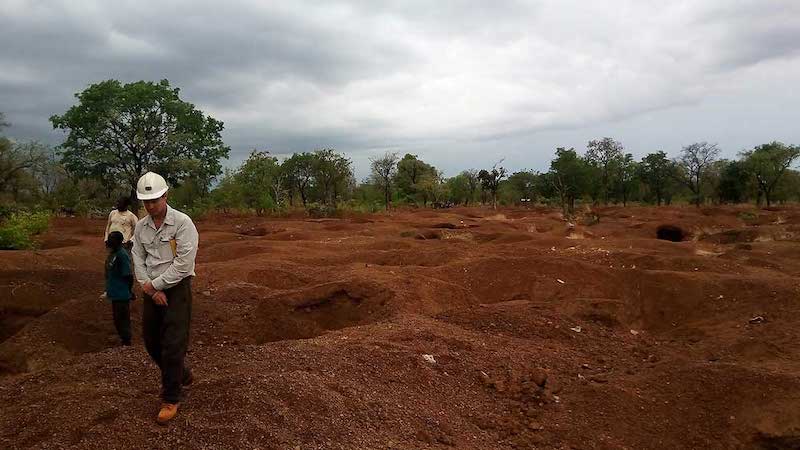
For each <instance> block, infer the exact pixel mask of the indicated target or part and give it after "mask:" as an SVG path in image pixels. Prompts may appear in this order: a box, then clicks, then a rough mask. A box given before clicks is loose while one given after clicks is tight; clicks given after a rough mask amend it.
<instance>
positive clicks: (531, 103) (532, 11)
mask: <svg viewBox="0 0 800 450" xmlns="http://www.w3.org/2000/svg"><path fill="white" fill-rule="evenodd" d="M0 42H3V45H2V48H0V67H2V70H0V110H1V111H4V112H6V114H7V116H8V119H9V120H10V121H11V122H12V123H13V124H14V126H13V127H12V128H11V129H10V130H9V133H10V134H12V135H13V136H16V137H19V138H38V139H42V140H45V141H48V142H52V143H57V142H58V141H59V140H60V139H61V134H60V133H56V132H53V131H52V130H51V127H50V125H49V123H48V121H47V118H48V117H49V116H50V115H51V114H58V113H61V112H63V111H64V110H66V109H67V108H68V107H69V106H70V105H71V104H72V103H73V102H74V99H73V97H72V95H73V94H74V93H75V92H78V91H80V90H82V89H84V88H85V87H86V86H87V85H88V84H90V83H93V82H97V81H100V80H104V79H108V78H117V79H120V80H124V81H135V80H139V79H148V80H158V79H162V78H167V79H169V80H170V81H171V82H172V84H173V85H175V86H177V87H180V88H181V90H182V93H183V94H182V96H183V97H184V99H186V100H188V101H191V102H193V103H195V104H196V105H198V106H199V107H200V108H202V109H203V110H204V111H206V112H208V113H209V114H211V115H213V116H214V117H216V118H218V119H220V120H222V121H224V122H225V124H226V131H225V135H224V136H225V139H226V142H227V143H228V144H229V145H231V146H232V147H233V149H234V154H233V157H232V160H231V162H232V163H234V162H237V161H239V160H241V158H243V157H244V156H245V155H246V154H247V152H249V150H250V149H252V148H261V149H263V148H269V149H271V150H272V151H274V152H276V153H286V152H292V151H301V150H310V149H313V148H317V147H336V148H338V149H340V150H343V151H346V152H347V153H348V154H350V155H352V157H353V159H354V161H355V162H356V165H357V169H358V172H359V175H361V176H363V175H364V174H366V170H367V160H368V157H369V155H372V154H377V153H382V152H383V151H385V150H397V151H399V152H411V153H418V154H420V155H421V156H423V157H425V158H427V159H428V160H430V161H431V162H434V163H435V164H437V165H438V166H440V167H442V168H444V169H445V170H446V171H448V172H449V173H452V172H454V171H456V170H458V169H461V168H465V167H470V166H478V165H484V166H485V165H488V164H491V163H493V162H494V161H495V160H497V159H500V158H501V157H503V156H506V157H507V163H508V164H509V166H511V167H513V168H522V167H533V168H539V169H544V168H546V166H547V162H548V161H549V158H550V157H551V155H552V150H553V148H554V147H555V146H562V145H566V146H575V147H577V148H579V149H583V148H584V146H585V142H586V141H587V140H588V139H591V138H595V137H598V136H600V135H612V136H615V137H616V138H618V139H621V140H623V143H626V141H628V142H630V143H631V144H632V145H628V148H630V149H633V150H634V152H635V153H636V152H639V153H643V152H646V151H651V150H652V149H655V148H664V149H665V150H667V151H671V152H675V151H676V150H677V149H679V148H680V145H681V143H689V142H692V141H693V140H698V139H701V140H709V141H718V142H720V143H721V145H723V148H725V149H726V151H728V152H731V154H734V153H735V152H736V151H739V150H740V149H741V148H739V147H740V146H743V145H754V144H752V143H753V142H755V143H758V139H761V138H763V139H782V140H787V141H795V142H796V141H798V140H799V139H798V138H800V135H798V132H797V131H794V128H788V127H784V126H783V124H784V120H783V119H784V118H785V117H787V115H788V116H789V118H790V119H791V120H793V121H794V122H796V120H797V118H798V113H797V112H795V110H796V107H791V108H790V107H789V106H790V105H791V103H789V102H790V101H791V100H792V96H791V95H787V91H789V89H790V87H791V84H793V82H792V81H790V80H792V79H794V78H796V77H797V75H800V55H799V54H798V50H799V49H800V46H799V45H798V44H797V43H798V42H800V4H797V3H796V2H791V1H782V0H767V1H755V0H748V1H742V2H729V1H726V0H708V1H703V2H692V3H676V4H664V3H663V2H656V1H651V0H647V1H642V0H619V1H613V2H602V3H596V2H584V1H580V0H562V1H531V2H527V1H526V2H523V1H507V2H485V1H439V2H427V1H425V2H423V1H417V0H414V1H400V0H397V1H388V2H372V1H338V2H330V1H306V2H291V3H285V4H280V5H275V4H271V3H265V2H259V1H257V0H252V1H245V0H240V1H233V2H228V3H226V4H224V5H222V4H220V3H219V2H190V1H183V2H152V1H139V2H99V1H98V2H81V1H70V2H67V1H62V2H55V1H53V2H32V1H22V0H6V1H4V2H3V3H1V4H0ZM776 71H780V73H778V72H776ZM784 83H785V84H784ZM755 104H758V105H773V108H772V109H770V108H768V107H758V108H754V106H753V105H755ZM795 105H796V103H795ZM755 109H758V111H759V114H760V116H759V117H758V118H757V119H758V120H754V117H752V114H753V112H754V110H755ZM711 111H713V114H714V116H713V117H709V116H708V114H709V112H711ZM726 118H727V120H728V122H734V121H737V120H742V121H744V123H742V124H740V126H738V127H735V128H736V130H737V131H736V133H732V132H731V129H730V127H729V126H728V125H725V123H726V122H725V119H726ZM743 129H747V130H749V131H748V132H747V133H742V132H741V130H743ZM703 132H704V133H705V134H704V133H703ZM734 135H735V136H736V139H737V140H736V141H733V140H731V139H730V136H734Z"/></svg>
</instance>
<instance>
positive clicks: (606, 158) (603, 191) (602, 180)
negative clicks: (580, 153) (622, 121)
mask: <svg viewBox="0 0 800 450" xmlns="http://www.w3.org/2000/svg"><path fill="white" fill-rule="evenodd" d="M622 150H623V147H622V144H621V143H619V142H617V141H615V140H614V139H611V138H610V137H604V138H603V139H599V140H592V141H589V144H588V145H587V151H586V158H585V159H586V161H587V162H589V164H591V165H593V166H594V167H596V168H597V171H598V173H599V180H598V181H599V186H598V194H599V197H600V198H602V199H603V203H605V204H608V196H609V193H610V191H611V188H612V187H613V185H614V183H615V181H616V179H615V178H616V175H617V174H618V172H617V167H618V166H619V164H620V162H621V161H622Z"/></svg>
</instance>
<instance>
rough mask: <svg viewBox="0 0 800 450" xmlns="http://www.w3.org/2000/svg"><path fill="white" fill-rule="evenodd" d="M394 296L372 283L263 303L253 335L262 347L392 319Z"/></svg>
mask: <svg viewBox="0 0 800 450" xmlns="http://www.w3.org/2000/svg"><path fill="white" fill-rule="evenodd" d="M393 295H394V294H393V292H392V291H390V290H389V289H387V288H385V287H383V286H380V285H377V284H374V283H369V282H359V281H353V282H336V283H327V284H322V285H318V286H313V287H310V288H307V289H302V290H298V291H294V292H289V293H286V294H282V295H280V296H275V297H271V298H266V299H264V300H262V301H261V302H260V304H259V306H258V308H257V309H256V311H255V317H254V321H253V328H254V330H253V332H254V333H255V336H256V341H257V342H258V343H264V342H272V341H280V340H285V339H306V338H311V337H315V336H319V335H320V334H323V333H325V332H326V331H329V330H339V329H342V328H347V327H352V326H356V325H366V324H370V323H374V322H377V321H379V320H382V319H385V318H387V317H389V316H390V315H391V310H390V308H389V305H388V304H387V302H388V301H389V300H390V299H391V298H392V296H393Z"/></svg>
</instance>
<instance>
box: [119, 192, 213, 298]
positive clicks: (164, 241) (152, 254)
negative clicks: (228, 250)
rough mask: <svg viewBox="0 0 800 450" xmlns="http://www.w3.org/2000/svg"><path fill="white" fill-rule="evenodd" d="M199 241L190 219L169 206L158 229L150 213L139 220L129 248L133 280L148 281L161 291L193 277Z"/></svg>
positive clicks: (142, 282) (143, 282)
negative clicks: (134, 271)
mask: <svg viewBox="0 0 800 450" xmlns="http://www.w3.org/2000/svg"><path fill="white" fill-rule="evenodd" d="M198 241H199V236H198V234H197V228H195V226H194V223H193V222H192V219H191V218H190V217H189V216H187V215H186V214H184V213H182V212H180V211H178V210H176V209H173V208H172V207H171V206H169V205H167V214H166V216H165V217H164V223H162V224H161V228H158V229H156V226H155V224H154V223H153V218H152V217H150V216H147V217H145V218H144V219H142V220H140V221H139V223H137V224H136V229H135V231H134V233H133V249H132V251H131V254H132V255H133V266H134V268H135V270H136V279H137V280H138V281H139V283H141V284H145V283H147V282H148V281H150V282H151V283H152V284H153V287H154V288H155V289H156V290H157V291H163V290H164V289H169V288H171V287H172V286H175V285H176V284H178V283H179V282H180V281H181V280H182V279H184V278H186V277H188V276H193V275H194V259H195V257H196V256H197V245H198ZM171 242H174V244H173V243H171Z"/></svg>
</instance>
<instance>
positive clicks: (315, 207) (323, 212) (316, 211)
mask: <svg viewBox="0 0 800 450" xmlns="http://www.w3.org/2000/svg"><path fill="white" fill-rule="evenodd" d="M308 215H309V216H311V217H312V218H314V219H322V218H326V217H338V215H339V210H338V209H336V206H334V205H326V204H324V203H323V204H320V203H312V204H310V205H308Z"/></svg>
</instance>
